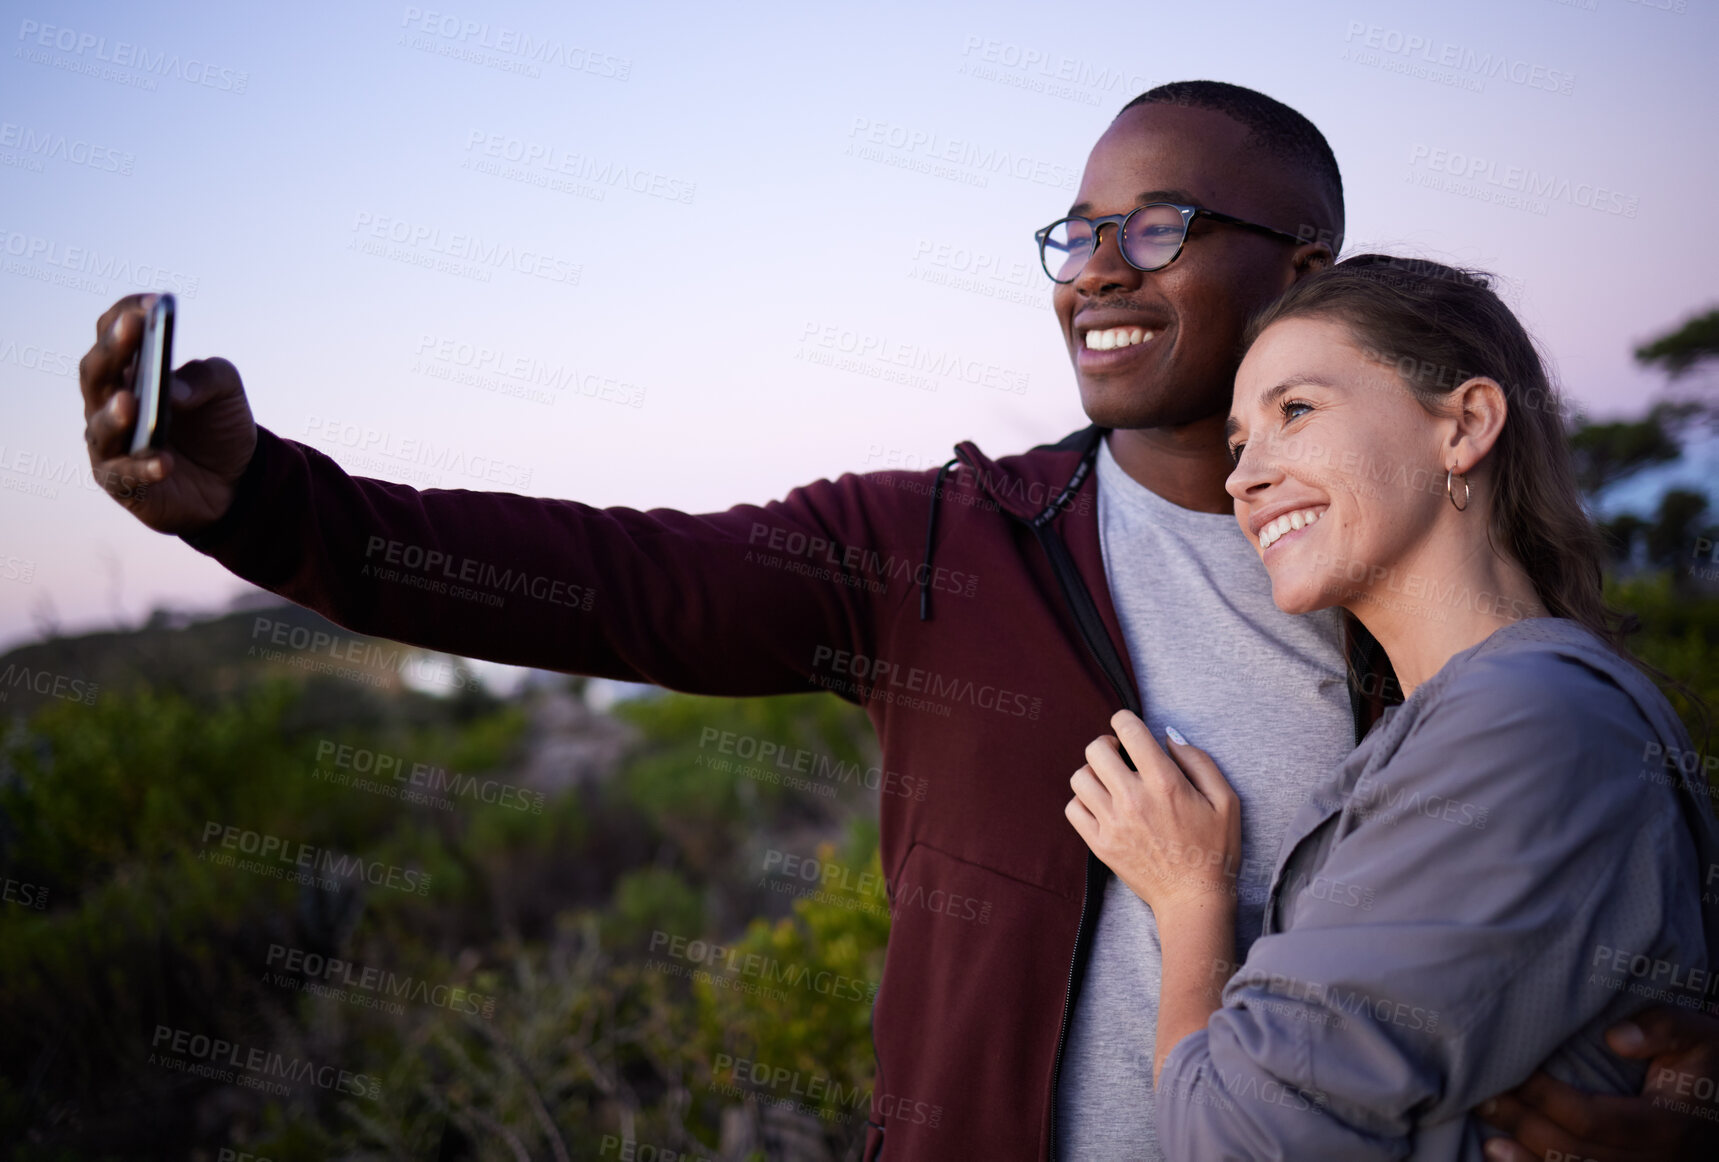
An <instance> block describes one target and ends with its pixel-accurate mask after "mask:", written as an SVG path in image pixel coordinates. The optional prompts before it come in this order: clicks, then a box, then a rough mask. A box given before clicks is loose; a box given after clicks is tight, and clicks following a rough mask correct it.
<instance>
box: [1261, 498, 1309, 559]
mask: <svg viewBox="0 0 1719 1162" xmlns="http://www.w3.org/2000/svg"><path fill="white" fill-rule="evenodd" d="M1324 511H1325V510H1324V509H1322V508H1298V509H1296V510H1295V511H1294V512H1286V513H1284V514H1283V515H1282V516H1280V517H1278V518H1277V519H1276V520H1274V521H1272V522H1271V523H1270V524H1268V525H1266V526H1265V527H1264V528H1263V529H1260V530H1259V547H1260V550H1261V551H1262V552H1263V551H1264V550H1266V549H1269V548H1270V547H1271V546H1272V543H1273V542H1274V541H1276V540H1277V539H1278V538H1279V537H1281V536H1283V534H1284V533H1287V532H1289V531H1291V530H1292V529H1299V528H1305V527H1306V526H1308V525H1310V524H1312V523H1313V522H1314V521H1316V520H1318V519H1319V514H1320V513H1321V512H1324Z"/></svg>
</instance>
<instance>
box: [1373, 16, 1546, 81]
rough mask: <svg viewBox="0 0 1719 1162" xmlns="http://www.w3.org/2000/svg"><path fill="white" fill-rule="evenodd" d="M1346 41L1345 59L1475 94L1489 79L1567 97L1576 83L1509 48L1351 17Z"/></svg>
mask: <svg viewBox="0 0 1719 1162" xmlns="http://www.w3.org/2000/svg"><path fill="white" fill-rule="evenodd" d="M1343 43H1344V45H1345V46H1346V47H1345V48H1344V50H1343V59H1344V60H1349V61H1354V62H1355V63H1356V64H1363V65H1372V66H1373V67H1375V68H1382V69H1384V70H1385V71H1386V72H1393V73H1403V74H1404V75H1407V76H1412V77H1417V78H1419V79H1421V80H1428V81H1434V82H1437V83H1439V84H1444V85H1451V86H1454V87H1457V88H1462V89H1468V90H1470V91H1471V92H1475V93H1479V92H1484V91H1485V89H1486V82H1487V81H1489V80H1503V81H1508V82H1509V83H1511V84H1513V85H1521V86H1523V87H1524V88H1529V89H1539V90H1541V91H1543V92H1549V93H1558V94H1560V95H1562V96H1566V97H1567V96H1569V95H1570V94H1571V93H1572V92H1573V91H1574V89H1575V84H1576V76H1575V74H1574V73H1570V72H1566V71H1565V70H1563V69H1555V68H1552V67H1550V66H1548V65H1544V64H1541V63H1540V62H1538V61H1531V60H1527V59H1525V58H1523V57H1515V56H1511V55H1510V54H1509V53H1505V52H1493V51H1486V52H1481V51H1479V50H1477V49H1473V48H1470V47H1468V46H1466V45H1461V44H1456V43H1453V42H1451V41H1448V40H1441V39H1439V38H1437V37H1432V36H1426V35H1423V34H1421V33H1415V32H1404V31H1403V30H1402V29H1399V28H1385V27H1383V26H1381V25H1378V24H1368V23H1367V22H1366V21H1364V20H1351V21H1349V26H1348V29H1347V30H1346V31H1345V32H1344V35H1343Z"/></svg>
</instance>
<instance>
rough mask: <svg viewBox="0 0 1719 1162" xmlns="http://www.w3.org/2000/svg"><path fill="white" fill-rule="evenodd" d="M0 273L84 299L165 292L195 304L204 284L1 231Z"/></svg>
mask: <svg viewBox="0 0 1719 1162" xmlns="http://www.w3.org/2000/svg"><path fill="white" fill-rule="evenodd" d="M0 260H3V261H0V270H4V271H5V272H6V273H7V274H15V275H18V276H19V277H21V278H29V279H34V280H35V281H37V282H45V283H49V284H51V285H53V286H59V287H65V288H66V289H67V290H76V291H83V292H85V293H86V294H101V295H105V294H109V293H111V288H112V285H113V284H118V286H120V287H122V288H125V289H127V290H140V291H167V292H170V293H172V294H175V295H177V296H179V297H180V298H186V299H194V298H196V297H197V289H198V286H199V285H200V283H201V280H200V279H198V278H194V277H192V276H190V275H187V274H183V273H181V272H180V271H176V270H170V269H168V268H167V267H165V266H159V265H155V264H152V263H147V262H134V261H133V260H131V259H129V258H121V257H120V256H118V255H116V254H110V253H104V252H103V251H101V250H98V249H96V248H95V247H92V246H76V245H70V246H69V245H65V244H63V243H62V242H60V241H59V240H58V239H55V238H44V237H42V236H41V235H39V234H27V233H25V232H24V231H21V230H9V229H6V228H4V227H0Z"/></svg>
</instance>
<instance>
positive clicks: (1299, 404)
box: [1283, 399, 1313, 420]
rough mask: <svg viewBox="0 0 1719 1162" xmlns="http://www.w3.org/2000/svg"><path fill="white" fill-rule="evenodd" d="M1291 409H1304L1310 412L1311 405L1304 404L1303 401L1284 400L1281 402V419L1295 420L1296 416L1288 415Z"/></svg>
mask: <svg viewBox="0 0 1719 1162" xmlns="http://www.w3.org/2000/svg"><path fill="white" fill-rule="evenodd" d="M1292 408H1306V409H1307V410H1308V411H1312V410H1313V405H1312V404H1310V403H1308V402H1306V401H1305V400H1299V399H1286V400H1284V401H1283V418H1284V419H1286V420H1293V419H1295V418H1296V416H1294V415H1291V414H1290V409H1292Z"/></svg>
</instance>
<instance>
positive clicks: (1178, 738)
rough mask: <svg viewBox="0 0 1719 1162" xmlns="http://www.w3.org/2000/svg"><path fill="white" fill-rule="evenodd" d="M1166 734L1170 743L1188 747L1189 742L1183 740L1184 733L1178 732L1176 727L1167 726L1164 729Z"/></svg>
mask: <svg viewBox="0 0 1719 1162" xmlns="http://www.w3.org/2000/svg"><path fill="white" fill-rule="evenodd" d="M1164 733H1165V734H1167V735H1169V736H1170V741H1171V742H1173V743H1175V744H1176V745H1177V746H1187V745H1188V740H1187V739H1185V738H1183V737H1182V732H1181V731H1179V730H1177V729H1176V728H1175V727H1174V726H1166V727H1165V728H1164Z"/></svg>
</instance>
